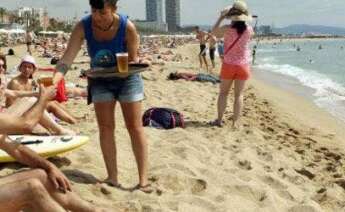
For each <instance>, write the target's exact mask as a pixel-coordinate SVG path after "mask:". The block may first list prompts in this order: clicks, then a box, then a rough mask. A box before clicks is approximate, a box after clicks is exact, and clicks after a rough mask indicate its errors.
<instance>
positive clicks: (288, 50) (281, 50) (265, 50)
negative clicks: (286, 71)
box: [257, 48, 296, 53]
mask: <svg viewBox="0 0 345 212" xmlns="http://www.w3.org/2000/svg"><path fill="white" fill-rule="evenodd" d="M295 51H296V49H294V48H291V49H278V48H277V49H260V48H259V49H258V50H257V52H258V53H273V52H274V53H276V52H295Z"/></svg>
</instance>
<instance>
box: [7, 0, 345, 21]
mask: <svg viewBox="0 0 345 212" xmlns="http://www.w3.org/2000/svg"><path fill="white" fill-rule="evenodd" d="M232 2H233V1H228V0H214V1H209V0H199V1H190V0H181V25H193V24H198V25H212V24H214V22H215V21H216V19H217V16H218V15H219V11H220V10H221V9H222V8H224V7H225V6H228V5H231V3H232ZM247 3H248V6H249V8H250V11H251V12H252V13H253V14H256V15H258V16H259V24H260V25H261V24H266V25H272V24H273V25H274V26H276V27H281V26H288V25H291V24H312V25H326V26H337V27H345V22H344V15H343V9H344V8H345V1H343V0H332V1H330V0H305V1H299V0H289V1H272V0H260V1H259V0H247ZM118 4H119V12H120V13H125V14H128V15H129V16H130V17H132V19H141V20H145V19H146V14H145V0H127V1H122V0H120V1H119V3H118ZM20 6H30V7H43V8H44V7H45V6H46V7H47V9H48V12H49V15H50V16H53V17H59V18H67V17H68V18H73V17H74V16H75V15H77V16H78V18H80V17H82V16H83V15H85V14H84V11H90V8H89V5H88V1H87V0H85V1H84V0H83V1H81V0H68V1H61V0H1V7H5V8H7V9H16V8H18V7H20ZM195 11H197V12H195Z"/></svg>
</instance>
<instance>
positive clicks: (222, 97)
mask: <svg viewBox="0 0 345 212" xmlns="http://www.w3.org/2000/svg"><path fill="white" fill-rule="evenodd" d="M225 19H230V20H231V24H230V25H224V26H221V27H220V24H221V23H222V21H223V20H225ZM250 20H251V15H250V14H249V11H248V8H247V5H246V3H245V2H244V1H235V2H234V4H233V5H232V6H231V7H228V8H227V9H225V10H223V11H222V12H221V15H220V17H219V18H218V20H217V22H216V24H215V25H214V27H213V30H212V33H213V34H214V35H216V36H217V37H224V60H223V64H222V69H221V73H220V78H221V84H220V93H219V96H218V104H217V109H218V117H217V119H216V120H214V121H213V122H211V124H212V125H215V126H221V125H222V118H223V115H224V111H225V108H226V105H227V97H228V94H229V91H230V89H231V86H232V85H233V84H234V91H235V101H234V109H233V111H234V115H233V117H232V121H233V123H232V124H233V127H236V125H237V121H238V119H239V117H240V114H241V110H242V105H243V90H244V87H245V83H246V81H247V80H248V79H249V77H250V75H251V73H250V50H249V44H250V40H251V37H252V36H253V34H254V32H253V29H252V27H251V26H248V25H247V24H246V22H249V21H250Z"/></svg>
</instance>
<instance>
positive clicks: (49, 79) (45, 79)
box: [38, 77, 53, 87]
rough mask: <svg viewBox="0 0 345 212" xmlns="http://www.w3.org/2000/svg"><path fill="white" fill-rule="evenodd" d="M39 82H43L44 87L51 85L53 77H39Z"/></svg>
mask: <svg viewBox="0 0 345 212" xmlns="http://www.w3.org/2000/svg"><path fill="white" fill-rule="evenodd" d="M38 83H39V84H43V86H44V87H49V86H52V85H53V77H40V78H39V79H38Z"/></svg>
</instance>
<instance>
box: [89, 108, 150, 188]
mask: <svg viewBox="0 0 345 212" xmlns="http://www.w3.org/2000/svg"><path fill="white" fill-rule="evenodd" d="M121 109H122V113H123V116H124V119H125V122H126V127H127V130H128V133H129V135H130V137H131V142H132V148H133V152H134V156H135V159H136V162H137V166H138V172H139V184H140V186H145V185H147V184H148V182H147V167H148V162H147V161H148V159H147V158H148V153H147V152H148V149H147V141H146V139H145V135H144V130H143V126H142V121H141V102H135V103H121ZM95 111H96V116H97V122H98V127H99V131H100V142H101V149H102V152H103V158H104V161H105V165H106V168H107V172H108V177H107V179H106V180H105V182H106V183H109V184H112V185H114V186H117V185H118V178H117V175H118V170H117V160H116V145H115V138H114V130H115V118H114V113H115V101H113V102H104V103H95Z"/></svg>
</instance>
